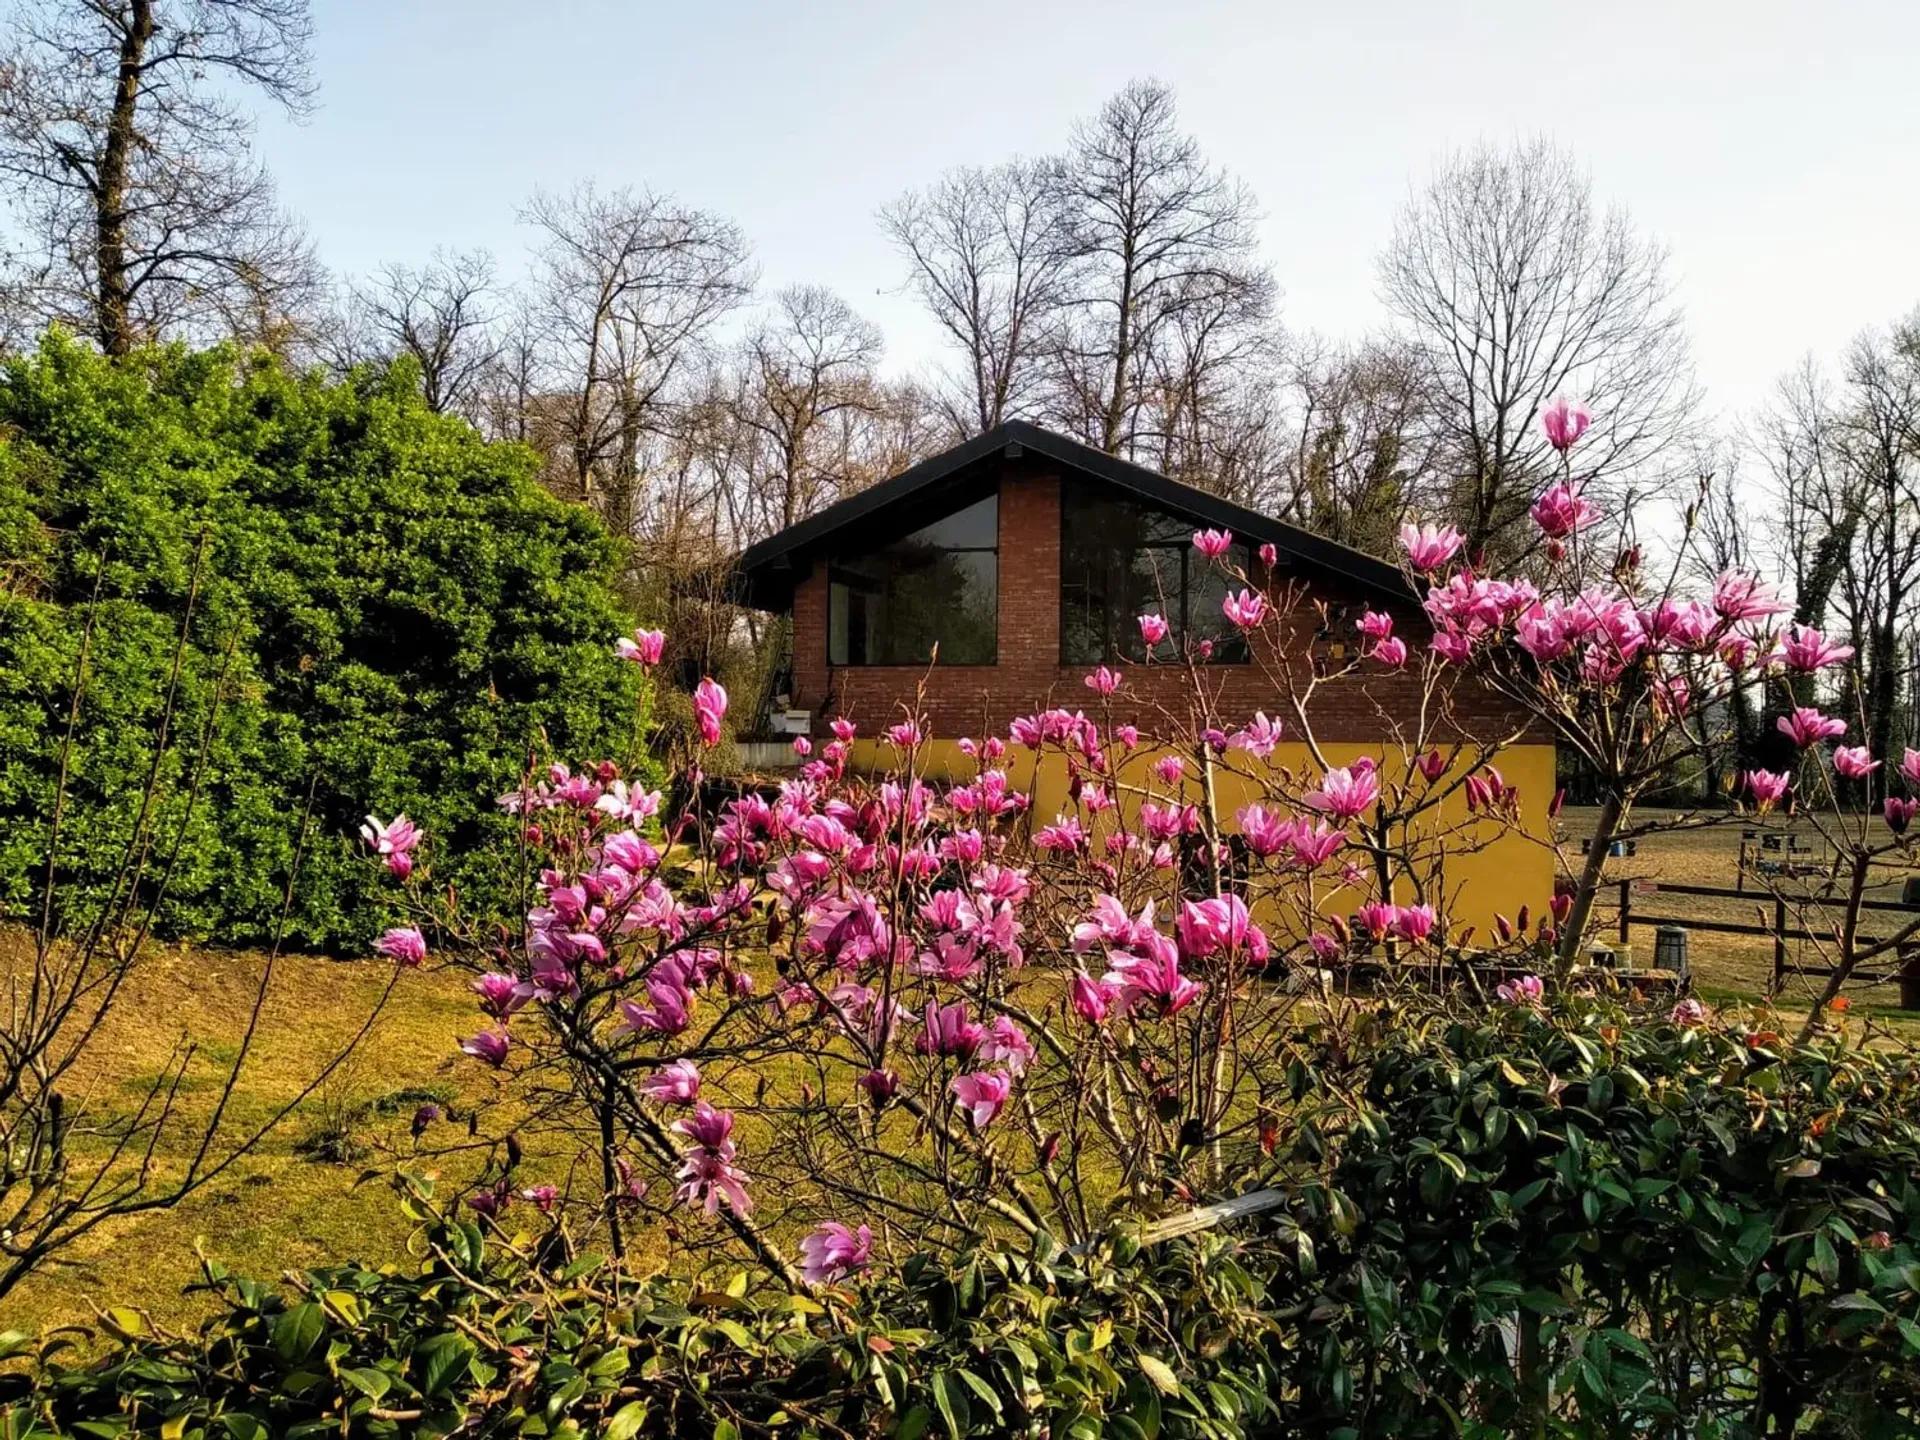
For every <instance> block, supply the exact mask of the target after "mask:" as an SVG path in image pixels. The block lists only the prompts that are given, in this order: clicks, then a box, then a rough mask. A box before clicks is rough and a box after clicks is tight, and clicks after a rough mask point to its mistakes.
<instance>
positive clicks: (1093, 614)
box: [1060, 480, 1248, 665]
mask: <svg viewBox="0 0 1920 1440" xmlns="http://www.w3.org/2000/svg"><path fill="white" fill-rule="evenodd" d="M1193 531H1194V524H1193V522H1192V521H1191V520H1186V519H1181V518H1180V517H1178V516H1174V515H1170V514H1168V513H1166V512H1165V511H1162V510H1156V509H1154V508H1152V507H1151V506H1147V505H1142V504H1140V503H1138V502H1137V501H1133V500H1128V499H1125V498H1123V497H1121V496H1119V495H1116V494H1115V493H1114V492H1113V491H1112V490H1111V489H1108V488H1107V487H1105V486H1100V485H1093V484H1088V483H1086V482H1084V481H1075V480H1068V481H1066V482H1064V483H1063V484H1062V486H1061V492H1060V663H1061V664H1063V665H1098V664H1101V663H1103V662H1105V661H1110V660H1114V659H1117V658H1121V657H1124V658H1126V659H1129V660H1142V659H1145V658H1146V645H1145V642H1144V641H1142V640H1141V638H1140V619H1139V617H1140V616H1142V615H1160V616H1164V617H1165V618H1166V621H1167V625H1168V628H1169V629H1171V630H1172V632H1173V635H1174V638H1175V639H1178V640H1180V641H1182V642H1183V643H1184V641H1186V640H1194V641H1199V640H1211V641H1213V659H1214V661H1215V662H1216V663H1221V662H1224V663H1229V664H1232V663H1237V662H1240V661H1244V660H1245V659H1246V658H1247V642H1246V637H1245V636H1244V635H1242V634H1241V633H1240V631H1239V629H1238V628H1237V627H1236V626H1234V624H1233V623H1232V622H1231V621H1229V620H1228V619H1227V617H1226V615H1225V614H1224V613H1223V612H1222V611H1221V609H1220V603H1221V601H1223V600H1225V599H1226V597H1227V590H1228V585H1227V577H1226V574H1225V573H1224V572H1223V571H1222V570H1221V568H1220V566H1219V565H1218V564H1216V563H1215V562H1213V561H1211V560H1209V559H1207V557H1206V556H1204V555H1202V554H1201V553H1200V552H1199V551H1198V550H1195V549H1194V548H1193ZM1221 558H1222V560H1223V561H1227V562H1231V563H1232V564H1234V565H1235V566H1237V567H1239V568H1240V569H1241V570H1242V571H1245V570H1246V569H1247V568H1248V554H1247V547H1246V546H1244V545H1241V544H1239V543H1237V542H1236V543H1235V544H1234V546H1233V547H1232V548H1231V549H1229V550H1228V551H1227V553H1226V554H1225V555H1224V556H1223V557H1221ZM1158 653H1159V655H1160V656H1161V658H1163V659H1164V658H1166V656H1167V655H1168V653H1169V648H1168V646H1167V645H1166V644H1165V643H1163V644H1162V645H1161V647H1160V650H1159V652H1158Z"/></svg>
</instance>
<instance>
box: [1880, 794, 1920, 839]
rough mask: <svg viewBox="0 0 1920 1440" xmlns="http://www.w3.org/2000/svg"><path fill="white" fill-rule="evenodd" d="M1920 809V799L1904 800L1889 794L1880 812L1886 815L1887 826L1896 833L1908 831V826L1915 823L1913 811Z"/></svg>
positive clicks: (1901, 833) (1902, 833) (1900, 833)
mask: <svg viewBox="0 0 1920 1440" xmlns="http://www.w3.org/2000/svg"><path fill="white" fill-rule="evenodd" d="M1915 810H1920V800H1902V799H1900V798H1899V797H1898V796H1895V795H1889V796H1888V797H1887V799H1886V803H1885V804H1883V805H1882V806H1881V807H1880V813H1881V814H1882V815H1884V816H1886V820H1887V828H1888V829H1889V830H1891V831H1893V833H1894V834H1896V835H1904V834H1906V833H1907V827H1908V826H1909V825H1911V824H1913V813H1914V811H1915Z"/></svg>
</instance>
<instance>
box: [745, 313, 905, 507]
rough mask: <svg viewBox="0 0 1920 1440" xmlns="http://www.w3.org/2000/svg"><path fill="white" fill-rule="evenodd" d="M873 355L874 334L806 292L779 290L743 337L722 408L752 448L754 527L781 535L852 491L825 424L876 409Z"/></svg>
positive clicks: (843, 452) (839, 436)
mask: <svg viewBox="0 0 1920 1440" xmlns="http://www.w3.org/2000/svg"><path fill="white" fill-rule="evenodd" d="M880 351H881V340H880V331H879V330H878V329H877V328H876V327H875V326H873V325H871V324H869V323H868V322H867V321H865V320H863V319H861V318H860V316H858V315H856V314H854V312H853V310H852V309H851V308H849V307H848V305H847V303H846V302H845V301H844V300H842V299H841V298H840V297H839V296H837V295H835V294H834V293H833V292H832V291H830V290H824V289H821V288H820V287H819V286H812V285H808V286H799V287H796V288H794V289H790V290H783V291H782V292H781V293H780V294H779V296H778V297H776V299H775V301H774V305H773V311H772V313H771V314H770V315H769V316H768V317H766V318H765V319H764V320H763V321H762V322H761V323H760V324H759V325H757V326H755V327H754V329H753V331H752V333H751V334H749V335H748V337H747V339H746V341H745V342H744V343H743V345H742V346H741V351H740V356H739V364H738V374H737V378H736V380H735V381H734V383H733V385H732V387H731V394H730V395H729V398H728V405H727V409H728V414H729V416H730V417H731V419H732V420H733V422H734V424H735V425H737V426H738V427H740V429H741V430H743V431H744V432H745V433H746V436H747V437H748V438H749V439H750V440H751V442H752V444H751V447H750V452H751V456H752V460H751V464H752V470H753V474H752V480H753V482H754V483H753V485H752V490H751V493H752V500H753V505H754V508H755V510H756V511H757V513H756V514H754V516H753V521H754V522H756V524H755V528H764V531H765V533H768V534H771V533H772V532H773V531H775V530H783V529H785V528H786V527H787V526H789V525H791V524H793V523H794V522H795V521H796V520H800V519H803V518H804V517H805V516H807V515H809V514H811V513H812V512H813V511H815V510H817V509H819V508H820V507H821V506H822V505H823V504H825V503H828V502H830V501H833V500H837V499H839V498H840V496H841V494H842V493H846V492H849V491H850V490H851V489H852V488H853V487H854V485H855V483H856V482H855V477H854V476H852V475H850V474H849V473H847V470H846V469H845V468H844V467H846V466H847V464H848V463H849V460H850V451H849V449H848V447H847V446H846V444H845V434H846V432H845V431H844V430H841V431H835V429H834V428H833V426H832V421H833V420H834V419H835V418H836V417H838V416H841V415H844V414H847V413H848V412H854V413H856V414H868V415H870V414H874V413H877V412H878V411H879V410H880V409H881V408H882V406H883V405H884V397H883V395H882V394H881V392H880V388H879V385H878V383H877V380H876V377H875V374H874V368H875V366H877V365H878V364H879V361H880ZM836 440H839V441H840V442H841V443H840V444H838V445H836V444H835V443H834V442H835V441H836Z"/></svg>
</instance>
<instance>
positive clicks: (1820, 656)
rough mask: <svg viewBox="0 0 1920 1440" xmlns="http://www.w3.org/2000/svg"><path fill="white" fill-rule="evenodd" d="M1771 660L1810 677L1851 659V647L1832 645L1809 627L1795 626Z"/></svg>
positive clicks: (1831, 642)
mask: <svg viewBox="0 0 1920 1440" xmlns="http://www.w3.org/2000/svg"><path fill="white" fill-rule="evenodd" d="M1772 658H1773V659H1776V660H1780V661H1782V662H1784V663H1785V665H1786V667H1787V668H1788V669H1789V670H1798V671H1800V672H1802V673H1803V674H1809V675H1810V674H1812V673H1813V672H1814V671H1816V670H1824V669H1826V668H1827V666H1829V665H1838V664H1839V663H1840V662H1841V661H1843V660H1850V659H1852V658H1853V647H1852V646H1851V645H1836V644H1834V643H1833V641H1831V640H1829V639H1827V637H1826V636H1824V635H1822V634H1821V633H1820V632H1819V631H1818V630H1816V629H1814V628H1813V627H1812V626H1811V625H1796V626H1794V627H1793V633H1792V634H1791V635H1790V636H1788V637H1787V638H1786V639H1785V640H1783V641H1781V642H1780V648H1779V649H1778V650H1776V651H1775V652H1774V653H1773V656H1772Z"/></svg>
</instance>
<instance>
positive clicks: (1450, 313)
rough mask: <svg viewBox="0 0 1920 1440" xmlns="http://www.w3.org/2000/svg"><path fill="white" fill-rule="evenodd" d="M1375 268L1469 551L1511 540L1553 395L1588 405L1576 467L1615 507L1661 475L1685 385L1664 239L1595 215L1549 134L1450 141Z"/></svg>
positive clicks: (1689, 390)
mask: <svg viewBox="0 0 1920 1440" xmlns="http://www.w3.org/2000/svg"><path fill="white" fill-rule="evenodd" d="M1380 283H1381V289H1382V293H1383V297H1384V299H1385V300H1386V303H1387V305H1388V306H1389V307H1390V309H1391V310H1392V311H1393V312H1394V314H1395V315H1396V316H1398V317H1399V319H1400V320H1401V321H1402V322H1403V323H1404V324H1405V325H1406V327H1407V335H1408V339H1409V341H1410V342H1411V343H1412V344H1413V345H1414V346H1415V347H1417V352H1418V354H1419V355H1420V357H1421V360H1422V363H1423V365H1424V367H1425V370H1426V376H1427V381H1428V384H1429V386H1430V389H1431V392H1432V394H1433V396H1434V398H1435V401H1436V409H1435V412H1434V423H1435V427H1436V436H1437V439H1438V441H1439V442H1440V447H1441V463H1442V464H1444V465H1445V466H1446V467H1447V468H1448V469H1449V470H1450V471H1451V472H1452V473H1453V475H1454V476H1455V484H1456V494H1455V495H1454V496H1453V498H1452V501H1451V504H1450V506H1449V510H1450V512H1451V518H1452V519H1453V520H1454V522H1455V523H1456V524H1458V525H1459V526H1460V528H1461V529H1462V530H1463V531H1464V532H1465V533H1466V536H1467V543H1468V545H1469V546H1470V547H1471V548H1472V549H1473V550H1475V551H1478V550H1480V549H1483V548H1487V547H1489V546H1494V545H1497V544H1500V543H1502V542H1506V543H1507V545H1508V548H1512V547H1513V546H1514V545H1517V544H1518V543H1519V540H1518V536H1517V534H1516V532H1517V531H1518V530H1519V522H1520V520H1521V518H1522V517H1523V516H1524V515H1525V513H1526V510H1527V507H1528V505H1529V504H1530V503H1531V501H1532V499H1533V495H1534V491H1535V489H1536V488H1537V487H1539V486H1540V485H1542V484H1544V483H1546V481H1547V479H1548V477H1549V476H1550V474H1551V470H1552V467H1551V466H1550V465H1549V463H1548V461H1549V458H1550V452H1549V450H1548V448H1547V446H1546V444H1545V441H1544V440H1543V438H1542V437H1541V435H1540V431H1539V426H1538V424H1537V420H1538V416H1539V412H1540V410H1541V408H1542V407H1543V406H1544V405H1545V404H1546V403H1547V402H1548V401H1549V400H1551V399H1552V398H1553V397H1554V396H1555V395H1557V394H1562V393H1565V394H1568V395H1570V396H1572V397H1574V398H1576V399H1583V400H1585V401H1586V402H1587V403H1588V405H1589V406H1590V407H1591V408H1592V410H1593V412H1594V415H1595V417H1596V421H1595V433H1594V434H1593V435H1591V436H1590V437H1589V440H1588V446H1587V449H1585V450H1583V457H1582V458H1583V465H1584V467H1585V471H1586V474H1587V483H1588V484H1589V485H1591V486H1593V487H1594V488H1595V490H1596V493H1598V492H1600V491H1610V492H1611V494H1610V495H1609V498H1610V499H1611V500H1612V501H1613V502H1614V505H1615V508H1616V509H1625V508H1626V507H1625V506H1624V505H1622V504H1621V503H1620V502H1621V500H1622V496H1621V495H1620V494H1619V489H1620V487H1622V486H1625V485H1628V484H1638V485H1642V486H1650V485H1651V484H1653V483H1655V482H1657V481H1658V480H1660V479H1662V478H1664V475H1663V471H1662V469H1661V466H1662V463H1663V462H1664V461H1666V460H1667V459H1668V455H1667V450H1668V447H1669V445H1671V444H1672V443H1673V441H1674V440H1675V438H1676V437H1677V436H1679V435H1681V434H1682V433H1683V430H1684V422H1685V420H1686V417H1687V416H1688V414H1689V413H1690V411H1691V409H1692V407H1693V404H1694V398H1695V396H1694V387H1693V384H1692V380H1691V368H1690V365H1689V362H1688V358H1687V341H1686V333H1685V330H1684V327H1683V325H1682V321H1681V315H1680V311H1679V309H1678V307H1677V306H1675V304H1674V303H1673V300H1672V287H1671V285H1670V283H1669V281H1668V279H1667V273H1666V254H1665V252H1664V251H1663V250H1662V249H1661V247H1660V246H1659V245H1657V244H1655V243H1654V242H1652V241H1650V240H1647V239H1643V238H1642V237H1641V236H1640V235H1639V234H1638V233H1637V232H1636V231H1635V229H1634V227H1633V225H1632V223H1631V222H1630V220H1629V219H1628V217H1627V216H1626V214H1625V213H1624V212H1623V211H1619V210H1609V211H1607V212H1606V213H1605V214H1600V213H1597V212H1596V211H1595V209H1594V205H1593V201H1592V194H1591V186H1590V184H1589V182H1588V180H1587V177H1586V175H1585V174H1584V173H1583V172H1582V171H1581V170H1580V169H1579V168H1578V166H1576V165H1575V164H1574V162H1573V161H1572V160H1571V159H1570V158H1569V157H1568V156H1567V155H1565V154H1564V153H1563V152H1561V151H1559V150H1557V149H1555V148H1554V147H1553V146H1552V145H1551V144H1550V143H1548V142H1546V141H1544V140H1534V141H1529V142H1527V143H1524V144H1519V145H1514V146H1509V147H1496V146H1491V145H1481V146H1479V147H1477V148H1475V149H1472V150H1468V151H1464V152H1461V153H1458V154H1455V155H1453V156H1451V157H1449V158H1448V159H1447V160H1446V161H1445V162H1444V163H1443V164H1442V165H1441V167H1440V169H1439V171H1438V173H1436V175H1435V176H1434V178H1433V180H1432V182H1431V183H1430V184H1429V185H1428V186H1427V188H1426V189H1425V190H1424V191H1423V192H1422V193H1421V194H1419V195H1418V196H1416V197H1415V198H1414V199H1413V200H1412V201H1411V202H1410V203H1409V204H1408V205H1407V207H1406V209H1405V210H1404V211H1403V212H1402V213H1401V215H1400V217H1399V219H1398V220H1397V222H1396V223H1395V225H1394V232H1393V238H1392V240H1391V242H1390V243H1389V245H1388V247H1387V249H1386V251H1385V253H1384V254H1383V255H1382V256H1381V260H1380Z"/></svg>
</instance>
